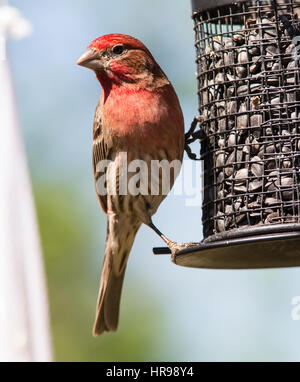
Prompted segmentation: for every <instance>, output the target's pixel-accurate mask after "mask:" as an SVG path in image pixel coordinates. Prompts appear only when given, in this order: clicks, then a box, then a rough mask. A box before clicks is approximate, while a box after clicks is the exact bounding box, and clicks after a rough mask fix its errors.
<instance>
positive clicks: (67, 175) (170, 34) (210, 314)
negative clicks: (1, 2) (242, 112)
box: [9, 0, 300, 361]
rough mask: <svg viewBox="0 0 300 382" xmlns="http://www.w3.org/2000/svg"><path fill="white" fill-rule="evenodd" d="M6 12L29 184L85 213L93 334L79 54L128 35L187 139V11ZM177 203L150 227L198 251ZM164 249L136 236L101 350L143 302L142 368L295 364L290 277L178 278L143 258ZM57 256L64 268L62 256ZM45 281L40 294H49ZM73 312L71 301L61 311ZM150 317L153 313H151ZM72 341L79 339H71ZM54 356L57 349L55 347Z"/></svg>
mask: <svg viewBox="0 0 300 382" xmlns="http://www.w3.org/2000/svg"><path fill="white" fill-rule="evenodd" d="M10 4H11V5H13V6H16V7H17V8H19V9H20V10H21V12H22V13H23V15H24V16H25V17H26V18H27V19H28V20H29V21H30V22H31V23H32V25H33V28H34V32H33V34H32V36H31V37H29V38H27V39H25V40H22V41H10V42H9V57H10V61H11V64H12V70H13V77H14V83H15V87H16V94H17V99H18V105H19V111H20V121H21V124H22V127H23V130H24V136H25V139H26V147H27V152H28V157H29V165H30V170H31V174H32V177H33V182H34V184H37V185H39V186H40V185H43V186H44V187H48V186H49V185H57V184H58V185H60V187H66V188H67V189H69V190H74V193H76V195H79V199H77V201H76V202H74V204H73V205H72V203H71V205H72V208H73V212H72V213H74V214H76V213H77V210H80V211H83V210H84V216H85V219H83V221H81V224H83V226H84V225H89V227H91V228H90V229H91V230H92V231H93V232H92V244H91V249H88V250H87V251H86V252H87V253H84V258H85V262H86V263H87V264H89V266H88V267H87V268H86V269H82V270H81V269H77V270H76V272H78V275H80V272H81V271H82V272H86V271H87V270H88V269H90V268H91V269H95V271H93V272H92V273H91V274H87V275H86V276H87V281H86V283H87V284H88V285H87V288H88V290H91V291H92V293H91V296H90V300H91V306H92V305H93V307H91V308H89V309H90V312H91V313H90V316H89V317H90V318H89V320H90V321H88V322H86V326H87V327H88V330H89V331H90V329H91V328H90V327H91V325H92V321H93V314H94V313H93V309H94V304H96V297H97V292H98V290H97V288H98V277H99V272H100V266H101V264H102V259H103V245H104V235H105V231H106V228H105V224H106V223H105V216H104V215H103V213H102V212H101V211H100V209H99V208H98V205H97V201H96V196H95V193H94V186H93V178H92V168H91V143H92V120H93V113H94V110H95V107H96V104H97V101H98V98H99V95H100V90H101V89H100V86H99V84H98V83H97V81H96V78H95V76H94V75H93V73H92V72H91V71H89V70H86V69H84V68H81V67H78V66H76V65H75V63H76V60H77V58H78V57H79V56H80V55H81V53H82V52H83V51H84V49H85V47H86V46H87V45H88V44H89V43H90V42H91V41H92V40H93V39H94V38H96V37H98V36H100V35H103V34H107V33H125V34H130V35H133V36H135V37H137V38H139V39H140V40H142V41H143V42H144V43H145V44H146V45H147V47H148V48H149V49H150V51H151V52H152V54H153V55H154V57H155V58H156V59H157V61H158V62H159V63H160V65H161V67H162V68H163V70H164V71H165V72H166V73H167V75H168V77H169V79H170V80H171V81H172V83H173V84H174V87H175V89H176V91H177V93H178V96H179V99H180V101H181V105H182V108H183V112H184V116H185V121H186V128H188V126H189V124H190V122H191V121H192V119H193V116H194V115H195V114H196V113H197V96H196V79H195V71H196V66H195V63H194V59H195V51H194V45H193V44H194V34H193V24H192V21H191V19H190V14H191V9H190V2H189V1H187V0H185V1H177V2H174V1H171V0H164V1H158V0H151V1H147V2H141V1H138V0H123V1H121V0H115V1H113V2H109V1H95V0H73V1H71V0H61V1H58V0H52V1H45V0H40V1H34V0H27V1H22V0H14V1H10ZM57 198H59V195H58V196H57ZM78 200H79V201H80V202H79V203H78ZM57 201H58V204H59V200H57ZM185 201H186V197H185V196H184V195H183V196H173V195H172V196H170V197H168V198H167V199H166V200H165V201H164V202H163V204H162V205H161V207H160V209H159V211H158V213H157V214H156V215H155V217H154V222H155V223H156V224H157V225H158V227H159V228H160V230H161V231H163V232H164V233H165V234H166V235H167V236H169V237H170V238H171V239H173V240H176V241H179V242H186V241H200V240H201V239H202V227H201V208H200V207H188V206H186V205H185V204H186V203H185ZM46 223H47V218H45V222H44V224H46ZM52 240H55V238H53V239H52ZM161 245H163V243H162V242H161V240H160V238H159V237H157V236H156V235H155V234H154V233H153V232H152V231H151V230H150V229H149V228H147V227H142V228H141V230H140V231H139V233H138V235H137V238H136V241H135V244H134V247H133V250H132V253H131V257H130V260H129V265H128V268H127V274H126V280H125V286H124V290H123V297H122V307H121V319H120V333H119V332H117V333H116V334H113V335H111V336H112V337H109V336H110V335H106V339H105V341H106V342H109V341H110V338H114V341H118V338H120V340H119V341H121V340H122V339H121V337H118V336H121V333H122V330H123V329H122V327H123V325H125V324H124V321H123V320H122V317H124V316H125V315H126V314H125V313H124V312H126V309H127V308H126V307H127V305H128V303H129V302H130V301H131V300H132V298H133V297H134V296H135V293H138V292H137V291H140V292H141V295H139V296H138V297H137V300H136V301H137V302H138V303H137V305H136V307H135V313H134V314H135V318H137V322H138V324H135V325H138V326H139V328H137V330H139V332H142V331H146V332H147V333H149V334H150V335H151V336H152V337H153V338H156V345H155V346H154V347H153V348H152V350H151V352H150V353H148V356H147V357H148V358H147V359H153V360H154V359H156V360H182V361H188V360H193V361H299V359H300V350H299V343H300V321H293V320H292V319H291V310H292V305H291V300H292V298H293V296H297V295H300V282H299V269H297V268H295V269H276V270H249V271H248V270H242V271H228V270H224V271H223V270H205V269H189V268H181V267H178V266H175V265H174V264H172V263H171V262H170V259H169V257H168V256H157V257H155V256H154V255H153V254H152V247H153V246H161ZM59 256H61V257H62V258H63V257H64V256H65V253H59ZM71 261H72V260H71ZM89 267H90V268H89ZM58 268H59V266H58ZM57 272H59V269H57ZM51 274H52V275H53V273H51ZM51 277H52V276H51ZM53 280H54V281H53ZM53 280H52V281H51V280H50V281H49V283H50V282H51V283H52V284H53V283H55V279H53ZM52 284H51V285H52ZM62 285H63V284H62ZM143 291H145V293H144V292H143ZM142 292H143V293H144V295H143V293H142ZM73 298H74V299H75V298H76V296H73ZM52 300H53V301H55V297H54V298H53V299H52ZM52 300H51V301H52ZM73 302H74V301H73V300H72V294H71V295H70V296H69V297H68V303H69V304H72V303H73ZM54 304H55V302H54ZM156 304H158V305H159V306H160V309H159V314H156V316H155V322H156V323H158V327H159V323H160V321H161V327H162V328H163V331H160V330H158V329H157V326H155V327H154V326H152V325H151V320H150V322H148V321H147V323H145V324H144V323H143V317H144V316H143V315H142V310H144V309H146V310H147V312H150V313H151V309H152V306H153V305H156ZM79 309H80V307H79ZM53 310H54V311H55V312H54V313H53V314H52V321H53V322H54V323H53V325H54V326H55V322H56V321H57V322H60V323H61V325H62V328H67V326H68V324H69V323H68V322H67V320H66V321H64V312H63V311H61V310H60V309H54V308H53ZM153 311H154V312H153V314H155V309H154V308H153ZM150 313H149V314H150ZM139 316H141V319H140V320H139ZM122 323H123V324H122ZM133 330H134V328H133ZM62 332H63V329H62ZM56 335H57V336H58V334H56ZM72 337H73V339H75V338H76V332H74V333H72ZM122 338H123V337H122ZM93 341H101V339H100V340H98V339H97V340H93ZM128 341H129V342H128V351H129V352H130V346H131V345H130V339H129V340H128ZM58 343H59V341H58ZM99 343H100V344H101V342H99ZM57 346H58V347H59V346H60V345H57ZM99 346H101V345H99ZM61 349H65V348H64V347H63V345H61ZM57 351H58V352H59V350H57ZM68 351H69V350H68V348H66V349H65V350H64V353H63V351H62V350H61V353H63V355H62V356H60V359H63V358H64V357H65V358H66V359H67V358H68V354H67V352H68Z"/></svg>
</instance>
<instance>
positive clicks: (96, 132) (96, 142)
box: [93, 102, 111, 213]
mask: <svg viewBox="0 0 300 382" xmlns="http://www.w3.org/2000/svg"><path fill="white" fill-rule="evenodd" d="M110 153H111V147H108V145H107V142H106V141H105V139H104V134H103V129H102V121H101V107H100V102H99V104H98V106H97V108H96V112H95V118H94V124H93V169H94V179H95V186H96V191H97V197H98V200H99V203H100V205H101V207H102V209H103V211H104V212H105V213H106V212H107V195H106V194H105V195H104V194H102V193H101V192H99V191H100V190H99V189H98V188H99V187H98V184H97V182H98V180H99V178H100V176H104V177H106V172H107V167H106V166H101V161H103V160H109V159H110Z"/></svg>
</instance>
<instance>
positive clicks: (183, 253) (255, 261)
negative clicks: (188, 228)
mask: <svg viewBox="0 0 300 382" xmlns="http://www.w3.org/2000/svg"><path fill="white" fill-rule="evenodd" d="M240 2H245V0H191V6H192V12H193V15H195V14H196V13H198V12H202V11H207V10H212V9H214V8H218V7H223V6H226V5H233V4H236V3H240ZM153 252H154V254H155V255H162V254H171V251H170V249H169V248H167V247H158V248H153ZM171 260H172V261H173V262H174V263H175V264H176V265H181V266H186V267H192V268H210V269H256V268H280V267H295V266H300V223H289V224H287V223H285V224H271V225H265V224H262V225H257V226H245V227H244V228H238V229H232V230H231V231H227V232H220V233H215V234H213V235H210V236H208V237H206V238H205V239H204V240H203V241H202V242H200V243H198V244H195V245H192V246H188V247H187V248H185V249H182V250H179V251H177V252H176V254H175V255H172V256H171Z"/></svg>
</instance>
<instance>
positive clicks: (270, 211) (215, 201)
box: [193, 0, 300, 238]
mask: <svg viewBox="0 0 300 382" xmlns="http://www.w3.org/2000/svg"><path fill="white" fill-rule="evenodd" d="M299 12H300V1H294V0H287V1H263V0H256V1H241V2H238V3H235V4H230V5H226V6H223V7H218V8H215V9H212V10H209V9H208V10H200V11H197V10H196V11H194V13H193V19H194V23H195V26H194V30H195V39H196V43H195V46H196V51H197V60H196V61H197V65H198V75H197V79H198V96H199V113H200V116H201V130H202V132H203V133H204V134H203V135H204V139H203V140H202V144H201V159H203V162H204V200H203V216H202V219H203V233H204V238H208V237H209V236H211V235H214V234H218V233H223V237H224V235H225V236H226V233H232V232H235V231H236V230H239V229H240V228H246V227H245V226H248V227H249V226H255V227H258V226H262V225H264V226H265V225H274V224H277V225H278V224H280V225H282V224H286V225H293V224H294V223H299V222H300V189H299V185H300V126H299V125H300V119H299V118H300V77H299V70H298V67H299V57H298V54H297V53H298V45H297V44H298V40H299V41H300V20H298V13H299ZM299 14H300V13H299ZM298 35H299V36H298ZM299 54H300V52H299Z"/></svg>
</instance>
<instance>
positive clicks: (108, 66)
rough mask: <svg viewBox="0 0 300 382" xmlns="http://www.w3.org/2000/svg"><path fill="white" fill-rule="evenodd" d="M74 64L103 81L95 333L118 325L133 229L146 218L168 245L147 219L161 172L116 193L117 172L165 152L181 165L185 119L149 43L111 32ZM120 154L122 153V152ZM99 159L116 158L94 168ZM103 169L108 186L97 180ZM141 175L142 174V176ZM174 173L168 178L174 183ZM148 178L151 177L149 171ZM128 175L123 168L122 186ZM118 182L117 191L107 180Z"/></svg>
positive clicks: (98, 124) (96, 141)
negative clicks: (135, 188) (142, 187)
mask: <svg viewBox="0 0 300 382" xmlns="http://www.w3.org/2000/svg"><path fill="white" fill-rule="evenodd" d="M77 64H78V65H81V66H84V67H87V68H89V69H92V70H93V71H94V72H95V73H96V77H97V79H98V80H99V82H100V84H101V87H102V94H101V97H100V100H99V103H98V106H97V108H96V112H95V117H94V125H93V167H94V178H95V184H96V190H97V195H98V200H99V203H100V206H101V207H102V209H103V210H104V212H105V213H106V215H107V237H106V248H105V258H104V263H103V268H102V274H101V281H100V290H99V296H98V303H97V311H96V321H95V325H94V331H93V334H94V335H99V334H101V333H103V332H108V331H115V330H116V329H117V326H118V319H119V305H120V297H121V289H122V284H123V279H124V273H125V268H126V263H127V260H128V256H129V252H130V250H131V247H132V245H133V241H134V238H135V235H136V233H137V231H138V229H139V227H140V226H141V224H142V223H145V224H146V225H148V226H149V227H151V228H152V229H153V230H155V232H156V233H158V234H159V235H160V236H161V237H162V239H163V240H164V241H165V242H166V243H167V245H170V244H171V243H173V242H171V241H170V240H168V239H167V238H166V237H165V236H164V235H163V234H162V233H161V232H160V231H159V230H158V229H157V228H156V227H155V226H154V225H153V223H152V219H151V217H152V215H153V214H154V213H155V212H156V210H157V208H158V206H159V205H160V203H161V202H162V200H163V199H164V198H165V196H166V195H165V194H164V193H163V192H162V190H161V186H162V183H163V176H162V174H161V172H160V173H159V177H158V179H157V182H158V185H159V192H155V195H153V194H152V195H151V190H150V191H149V192H148V193H145V192H143V193H142V192H139V193H138V194H136V193H134V194H132V193H130V192H128V193H127V194H126V193H123V194H121V193H120V192H119V190H120V172H121V170H120V169H121V166H122V165H123V164H124V163H123V161H124V160H125V159H124V155H123V154H124V153H126V155H127V158H126V160H127V162H128V163H130V162H131V161H134V160H143V161H144V162H145V163H146V164H147V166H148V169H149V173H148V175H149V174H150V173H151V171H150V167H151V163H152V161H154V160H156V161H161V160H163V159H165V160H167V161H169V162H171V161H173V160H178V161H179V163H180V164H181V161H182V156H183V151H184V122H183V115H182V111H181V108H180V104H179V101H178V98H177V95H176V93H175V90H174V88H173V86H172V85H171V83H170V81H169V80H168V78H167V76H166V75H165V74H164V72H163V71H162V70H161V68H160V67H159V65H158V64H157V62H156V61H155V59H154V58H153V56H152V55H151V53H150V52H149V50H148V49H147V48H146V47H145V45H143V44H142V43H141V42H140V41H139V40H137V39H135V38H133V37H130V36H127V35H122V34H110V35H105V36H102V37H99V38H97V39H96V40H94V41H93V42H92V43H91V44H90V45H89V46H88V48H87V50H86V51H85V52H84V53H83V55H82V56H81V57H80V58H79V60H78V62H77ZM121 154H122V155H121ZM103 160H110V161H112V162H111V163H113V164H114V166H115V167H114V168H115V170H114V171H111V170H110V167H109V166H108V167H107V168H106V169H100V167H101V166H100V167H99V164H101V161H103ZM103 174H104V176H105V177H106V178H105V180H106V186H107V188H106V189H107V193H106V194H105V193H102V192H99V189H98V187H97V182H98V180H99V179H100V177H101V176H102V175H103ZM148 175H146V176H144V178H145V177H146V178H147V177H148ZM176 175H177V174H173V175H172V176H171V177H170V186H171V187H172V185H173V183H174V180H175V177H176ZM149 177H150V178H151V176H150V175H149ZM130 179H132V174H131V173H129V171H128V182H127V183H126V185H128V183H129V181H130ZM112 184H115V185H116V190H115V191H116V192H111V191H110V186H111V185H112Z"/></svg>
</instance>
